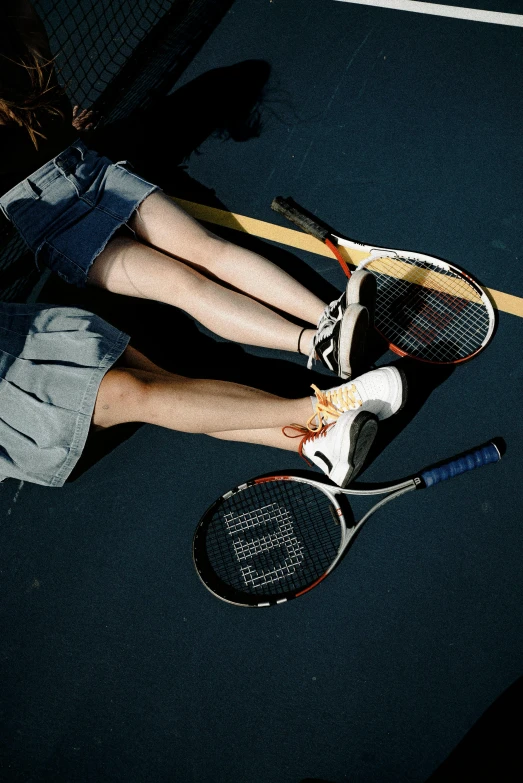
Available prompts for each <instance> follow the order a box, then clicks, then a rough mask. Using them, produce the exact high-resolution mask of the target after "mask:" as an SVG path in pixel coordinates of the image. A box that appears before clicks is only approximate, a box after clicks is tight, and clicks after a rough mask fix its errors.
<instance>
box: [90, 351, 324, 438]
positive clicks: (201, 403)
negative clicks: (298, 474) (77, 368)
mask: <svg viewBox="0 0 523 783" xmlns="http://www.w3.org/2000/svg"><path fill="white" fill-rule="evenodd" d="M146 361H147V360H146ZM126 362H129V363H130V364H131V365H132V364H134V365H135V366H127V367H126V366H125V363H126ZM137 362H138V364H139V363H140V358H139V352H135V351H134V349H133V352H131V353H128V349H127V350H126V352H125V353H124V356H123V361H122V363H121V364H120V366H117V367H114V368H112V369H111V370H109V371H108V372H107V374H106V375H105V376H104V378H103V379H102V382H101V384H100V388H99V391H98V396H97V399H96V404H95V409H94V415H93V424H94V426H95V427H103V428H106V427H111V426H113V425H115V424H122V423H125V422H136V421H140V422H146V423H149V424H157V425H158V426H160V427H166V428H168V429H173V430H179V431H181V432H195V433H203V434H209V435H212V434H214V433H215V432H216V433H222V434H221V435H219V437H220V436H221V437H223V433H224V432H227V431H232V432H235V431H250V430H253V429H260V430H274V429H276V428H281V427H284V426H286V425H288V424H292V423H294V422H298V423H301V424H304V423H305V422H306V421H307V419H308V418H309V417H310V414H311V402H310V398H309V397H304V398H301V399H299V400H288V399H285V398H283V397H277V396H276V395H273V394H269V393H268V392H265V391H261V390H259V389H253V388H251V387H249V386H243V385H241V384H236V383H230V382H228V381H214V380H200V379H193V378H185V377H183V376H181V375H174V374H172V373H168V372H166V371H165V370H160V371H159V372H156V371H155V370H151V369H140V368H137V367H136V364H137ZM122 365H123V366H122ZM151 365H152V362H151ZM152 366H153V367H154V365H152ZM267 437H268V436H267ZM262 438H263V435H262ZM231 439H234V437H232V438H231ZM270 440H271V442H270V443H267V445H273V443H272V436H271V438H270ZM286 441H287V439H285V437H284V436H283V435H282V443H284V442H285V445H283V446H282V448H288V447H289V446H288V444H287V443H286ZM256 442H258V441H256ZM291 443H294V441H291ZM296 448H297V446H296Z"/></svg>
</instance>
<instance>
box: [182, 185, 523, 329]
mask: <svg viewBox="0 0 523 783" xmlns="http://www.w3.org/2000/svg"><path fill="white" fill-rule="evenodd" d="M173 201H176V203H177V204H179V205H180V206H181V207H182V208H183V209H184V210H185V211H186V212H187V213H188V214H189V215H192V217H194V218H196V220H202V221H203V222H205V223H212V224H214V225H217V226H222V227H223V228H233V229H234V230H235V231H242V232H243V233H246V234H252V236H256V237H259V238H260V239H268V240H269V241H270V242H277V243H278V244H280V245H288V246H289V247H294V248H296V249H297V250H306V251H308V252H309V253H316V255H319V256H325V257H326V258H330V259H332V258H333V255H332V253H331V251H330V250H329V249H328V248H327V247H325V245H324V244H323V242H320V240H319V239H315V238H314V237H311V236H310V235H309V234H305V233H304V232H303V231H296V230H295V229H293V228H283V226H277V225H275V224H274V223H266V222H265V221H264V220H257V219H256V218H250V217H246V215H238V214H236V213H234V212H226V211H225V210H223V209H216V207H207V206H205V204H196V203H195V202H193V201H185V200H184V199H180V198H173ZM485 290H486V291H487V293H488V294H489V296H490V298H491V301H492V303H493V305H494V307H495V308H496V309H497V310H501V311H502V312H504V313H511V315H517V316H519V317H520V318H523V298H522V297H520V296H513V295H512V294H506V293H504V292H503V291H495V290H494V289H493V288H485Z"/></svg>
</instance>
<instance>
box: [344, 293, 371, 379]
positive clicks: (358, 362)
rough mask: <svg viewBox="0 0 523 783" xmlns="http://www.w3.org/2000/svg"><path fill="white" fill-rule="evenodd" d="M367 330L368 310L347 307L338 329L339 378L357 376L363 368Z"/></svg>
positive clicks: (351, 306) (357, 305) (359, 307)
mask: <svg viewBox="0 0 523 783" xmlns="http://www.w3.org/2000/svg"><path fill="white" fill-rule="evenodd" d="M368 328H369V313H368V310H367V309H366V308H365V307H363V306H362V305H359V304H352V305H350V306H349V307H347V309H346V310H345V313H344V315H343V318H342V322H341V327H340V342H339V350H338V362H339V372H340V378H344V379H347V378H352V376H353V375H358V374H359V371H360V369H361V367H362V366H363V357H364V354H365V342H366V338H367V330H368Z"/></svg>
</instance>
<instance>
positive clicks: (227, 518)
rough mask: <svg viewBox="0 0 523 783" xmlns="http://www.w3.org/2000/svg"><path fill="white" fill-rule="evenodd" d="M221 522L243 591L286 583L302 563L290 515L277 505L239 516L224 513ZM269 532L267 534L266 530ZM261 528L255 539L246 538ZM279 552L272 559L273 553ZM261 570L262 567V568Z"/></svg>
mask: <svg viewBox="0 0 523 783" xmlns="http://www.w3.org/2000/svg"><path fill="white" fill-rule="evenodd" d="M223 520H224V523H225V528H226V530H227V532H228V534H229V535H230V536H231V538H232V547H233V550H234V554H235V556H236V559H237V560H238V563H239V564H240V571H241V574H242V577H243V581H244V583H245V586H246V587H249V588H250V589H256V588H258V589H259V588H262V587H266V586H267V585H272V584H274V583H275V582H281V581H282V580H283V579H287V578H288V577H289V576H292V574H293V573H294V572H295V571H296V569H297V568H298V567H299V566H300V564H301V563H302V561H303V559H304V557H305V554H304V547H303V544H302V542H301V541H300V540H299V538H298V537H297V536H296V535H295V533H294V528H293V525H292V515H291V513H290V512H289V511H288V510H287V509H286V508H284V507H282V506H278V504H277V503H269V504H268V505H266V506H262V507H261V508H257V509H254V510H253V511H245V512H244V513H243V514H234V513H232V512H228V513H227V514H224V516H223ZM269 525H270V526H271V527H272V528H273V529H272V530H270V531H269V530H267V527H268V526H269ZM260 528H265V530H266V531H267V532H265V533H263V535H259V536H257V537H252V536H250V535H248V534H249V533H250V532H251V531H254V532H256V531H257V530H259V529H260ZM278 549H279V550H280V554H281V559H279V558H278V559H276V557H275V552H274V550H278ZM275 560H276V562H275ZM264 566H265V567H264Z"/></svg>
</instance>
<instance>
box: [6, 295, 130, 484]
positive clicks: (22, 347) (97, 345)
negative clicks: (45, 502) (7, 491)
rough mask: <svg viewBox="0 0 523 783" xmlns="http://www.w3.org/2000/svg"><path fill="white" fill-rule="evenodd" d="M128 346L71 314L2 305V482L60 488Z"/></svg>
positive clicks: (99, 323)
mask: <svg viewBox="0 0 523 783" xmlns="http://www.w3.org/2000/svg"><path fill="white" fill-rule="evenodd" d="M128 341H129V337H128V336H127V335H126V334H124V333H123V332H120V331H119V330H118V329H116V328H115V327H113V326H110V325H109V324H108V323H106V322H105V321H104V320H102V319H101V318H100V317H99V316H97V315H93V314H92V313H89V312H87V311H86V310H81V309H79V308H76V307H52V306H50V305H45V304H13V303H4V302H2V303H0V480H3V479H4V478H8V477H9V478H15V479H21V480H23V481H31V482H33V483H35V484H44V485H46V486H49V487H60V486H62V485H63V484H64V482H65V480H66V479H67V477H68V476H69V474H70V472H71V471H72V469H73V467H74V466H75V464H76V462H77V461H78V459H79V457H80V455H81V453H82V451H83V448H84V446H85V442H86V439H87V435H88V433H89V428H90V426H91V418H92V414H93V410H94V404H95V401H96V395H97V394H98V388H99V386H100V383H101V381H102V378H103V376H104V375H105V373H106V372H107V371H108V370H109V369H110V368H111V367H112V365H113V364H114V363H115V361H116V360H117V359H118V358H119V357H120V356H121V354H122V352H123V351H124V349H125V347H126V345H127V343H128Z"/></svg>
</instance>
